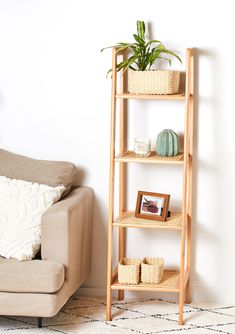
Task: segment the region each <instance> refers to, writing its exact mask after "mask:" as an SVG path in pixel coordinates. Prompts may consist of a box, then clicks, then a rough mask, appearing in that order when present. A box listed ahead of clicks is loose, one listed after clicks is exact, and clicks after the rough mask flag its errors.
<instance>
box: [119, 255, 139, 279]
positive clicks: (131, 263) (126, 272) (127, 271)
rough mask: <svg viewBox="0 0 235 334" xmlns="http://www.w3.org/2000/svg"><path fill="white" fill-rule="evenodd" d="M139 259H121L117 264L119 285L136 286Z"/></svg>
mask: <svg viewBox="0 0 235 334" xmlns="http://www.w3.org/2000/svg"><path fill="white" fill-rule="evenodd" d="M140 263H141V260H139V259H121V260H120V262H119V264H118V282H119V283H121V284H138V283H139V281H140Z"/></svg>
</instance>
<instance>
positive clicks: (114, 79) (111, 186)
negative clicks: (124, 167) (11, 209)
mask: <svg viewBox="0 0 235 334" xmlns="http://www.w3.org/2000/svg"><path fill="white" fill-rule="evenodd" d="M116 66H117V55H116V51H115V49H113V51H112V69H113V71H112V97H111V124H110V167H109V219H108V263H107V295H106V298H107V304H106V305H107V306H106V320H108V321H109V320H111V302H112V295H111V282H112V259H113V220H114V216H113V215H114V171H115V169H114V157H115V128H116V98H115V96H116V85H117V71H116Z"/></svg>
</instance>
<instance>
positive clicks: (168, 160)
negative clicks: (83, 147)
mask: <svg viewBox="0 0 235 334" xmlns="http://www.w3.org/2000/svg"><path fill="white" fill-rule="evenodd" d="M114 161H116V162H137V163H149V164H166V165H182V164H183V163H184V160H183V153H179V154H178V155H177V156H175V157H160V156H159V155H157V154H156V152H155V151H152V152H151V155H150V156H149V157H147V158H139V157H136V155H135V153H134V152H132V151H127V152H125V153H124V154H120V155H118V156H116V157H115V159H114Z"/></svg>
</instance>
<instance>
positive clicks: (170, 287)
mask: <svg viewBox="0 0 235 334" xmlns="http://www.w3.org/2000/svg"><path fill="white" fill-rule="evenodd" d="M179 278H180V273H179V271H177V270H164V273H163V279H162V282H161V283H159V284H157V285H154V284H143V283H139V284H137V285H128V284H120V283H118V279H117V277H116V278H115V280H113V282H112V285H111V289H112V290H134V291H162V292H179Z"/></svg>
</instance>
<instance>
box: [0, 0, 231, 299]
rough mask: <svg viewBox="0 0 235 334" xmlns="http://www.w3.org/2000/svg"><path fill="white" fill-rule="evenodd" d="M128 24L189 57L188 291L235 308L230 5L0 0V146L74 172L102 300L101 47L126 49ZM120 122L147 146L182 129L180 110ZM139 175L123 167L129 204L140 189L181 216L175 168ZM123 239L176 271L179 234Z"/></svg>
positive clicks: (105, 121)
mask: <svg viewBox="0 0 235 334" xmlns="http://www.w3.org/2000/svg"><path fill="white" fill-rule="evenodd" d="M137 19H143V20H145V21H148V22H150V23H151V31H152V36H153V37H155V38H159V39H161V40H162V41H163V42H165V43H166V45H167V46H168V47H169V48H173V49H174V50H176V51H178V52H179V53H180V54H181V55H182V57H183V58H184V50H185V48H186V47H196V48H197V49H198V50H197V54H198V58H197V86H198V105H197V115H196V136H195V137H196V138H195V139H196V141H195V154H196V158H195V166H194V167H195V169H194V172H195V178H194V186H195V187H194V189H195V191H194V224H195V225H194V227H193V252H192V266H193V273H192V285H193V291H194V299H195V300H199V299H204V300H220V301H224V302H233V303H234V302H235V283H234V282H235V266H234V264H233V256H234V254H235V246H234V235H235V221H234V215H233V214H232V209H233V205H234V202H233V201H234V198H235V196H234V195H235V191H234V189H235V188H234V182H235V177H234V168H235V158H234V156H235V155H234V151H235V147H234V146H235V141H234V119H235V117H234V114H235V110H234V79H233V78H234V77H235V69H234V53H235V44H234V42H233V40H234V36H233V30H234V29H232V24H233V22H234V18H233V9H232V1H230V2H229V1H227V2H226V6H225V5H223V4H221V2H216V1H201V0H198V1H196V2H195V1H188V0H178V1H174V0H172V1H156V0H149V1H147V2H142V1H139V0H135V1H119V2H117V1H110V0H109V1H108V0H100V1H89V0H88V1H85V2H83V1H76V0H40V1H39V0H37V1H36V0H0V146H1V147H2V148H5V149H9V150H11V151H14V152H17V153H21V154H25V155H28V156H32V157H35V158H45V159H63V160H70V161H73V162H74V163H76V164H77V166H78V170H79V177H78V180H77V182H78V183H79V184H84V185H89V186H91V187H93V188H94V191H95V214H94V229H93V257H92V270H91V274H90V277H89V279H88V281H87V282H86V283H85V287H89V288H94V289H96V290H92V291H93V292H94V291H96V292H99V291H103V290H102V289H104V287H105V281H106V272H105V270H106V248H107V247H106V242H107V200H108V167H109V121H110V120H109V117H110V80H107V79H106V77H105V75H106V70H107V69H108V68H110V66H111V52H110V51H106V52H105V53H103V54H101V53H100V49H101V48H102V47H104V46H106V45H110V44H113V43H115V42H117V41H122V40H129V39H130V37H131V35H132V33H133V32H134V30H135V22H136V20H137ZM184 65H185V63H184ZM173 67H178V64H177V63H176V62H174V63H173ZM130 115H131V116H130V120H131V129H130V133H131V138H133V137H134V136H136V135H148V136H149V137H151V139H152V141H153V142H154V141H155V137H156V134H157V133H158V132H159V131H160V130H162V129H163V128H165V127H167V128H173V129H174V130H176V131H178V132H180V131H182V120H183V104H182V102H169V104H166V103H161V102H147V103H146V104H143V103H142V102H135V103H132V104H131V112H130ZM134 128H135V130H134ZM131 138H130V143H131V141H132V139H131ZM147 171H148V173H146V169H145V170H144V169H143V166H138V167H136V168H135V169H133V167H131V182H130V183H131V185H132V189H133V191H132V192H130V206H132V207H133V206H134V205H135V199H136V193H137V190H138V189H144V190H150V191H151V190H152V191H156V192H166V193H170V194H171V198H172V201H171V203H172V206H173V207H179V205H180V190H181V184H182V182H181V181H182V180H181V179H180V175H181V173H180V167H179V168H173V167H167V168H166V169H163V168H162V167H157V169H155V170H154V168H153V167H151V166H148V167H147ZM154 171H157V172H156V173H154ZM131 233H132V236H131V237H130V233H129V234H128V241H129V248H128V255H130V256H143V255H148V254H149V255H162V256H164V257H165V260H166V263H167V264H169V265H176V264H177V261H178V254H179V252H178V253H177V252H175V249H177V247H178V248H179V238H178V236H177V233H175V232H172V233H166V232H161V233H160V232H158V233H151V232H149V231H145V232H143V231H142V232H140V231H134V230H132V231H131ZM139 245H141V247H139ZM85 291H86V292H88V290H85Z"/></svg>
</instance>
